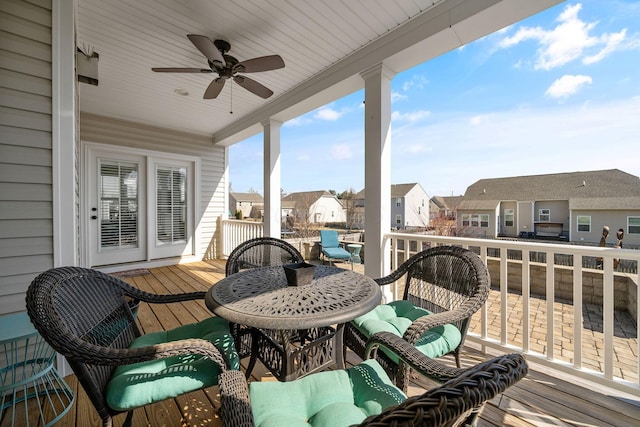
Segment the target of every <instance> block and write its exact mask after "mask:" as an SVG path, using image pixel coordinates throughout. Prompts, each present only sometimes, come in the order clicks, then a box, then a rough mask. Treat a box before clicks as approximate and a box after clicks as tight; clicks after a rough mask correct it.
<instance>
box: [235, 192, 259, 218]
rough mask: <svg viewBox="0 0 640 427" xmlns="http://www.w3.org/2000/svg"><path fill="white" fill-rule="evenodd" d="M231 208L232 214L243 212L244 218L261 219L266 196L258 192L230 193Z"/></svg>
mask: <svg viewBox="0 0 640 427" xmlns="http://www.w3.org/2000/svg"><path fill="white" fill-rule="evenodd" d="M229 210H230V211H231V215H232V216H234V215H235V213H236V212H242V218H258V219H261V218H262V215H263V212H264V198H263V197H262V196H261V195H260V194H258V193H229Z"/></svg>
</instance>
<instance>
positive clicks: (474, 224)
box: [471, 215, 480, 227]
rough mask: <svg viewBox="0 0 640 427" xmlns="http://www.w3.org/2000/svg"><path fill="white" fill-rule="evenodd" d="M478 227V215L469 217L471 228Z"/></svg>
mask: <svg viewBox="0 0 640 427" xmlns="http://www.w3.org/2000/svg"><path fill="white" fill-rule="evenodd" d="M479 225H480V215H471V226H472V227H478V226H479Z"/></svg>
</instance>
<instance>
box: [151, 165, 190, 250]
mask: <svg viewBox="0 0 640 427" xmlns="http://www.w3.org/2000/svg"><path fill="white" fill-rule="evenodd" d="M151 160H152V170H153V185H151V186H150V187H151V188H150V190H151V192H152V194H153V197H152V198H151V199H152V200H153V204H154V206H153V211H152V212H150V215H149V217H150V219H151V221H152V224H153V227H151V229H152V230H153V231H152V234H153V236H152V237H153V238H152V241H151V242H150V257H151V258H167V257H173V256H181V255H190V254H192V253H193V245H192V244H191V243H190V242H191V236H192V223H193V221H191V220H190V217H191V208H190V206H191V205H193V185H192V182H193V179H192V171H193V167H192V163H191V162H187V161H184V162H179V161H176V160H172V161H171V162H167V161H163V160H162V159H151Z"/></svg>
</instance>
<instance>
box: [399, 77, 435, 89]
mask: <svg viewBox="0 0 640 427" xmlns="http://www.w3.org/2000/svg"><path fill="white" fill-rule="evenodd" d="M428 83H429V80H428V79H427V78H426V77H425V76H423V75H420V74H415V75H413V76H411V79H410V80H407V81H406V82H404V83H403V84H402V90H403V91H405V92H407V91H409V90H410V89H424V87H425V86H426V85H427V84H428Z"/></svg>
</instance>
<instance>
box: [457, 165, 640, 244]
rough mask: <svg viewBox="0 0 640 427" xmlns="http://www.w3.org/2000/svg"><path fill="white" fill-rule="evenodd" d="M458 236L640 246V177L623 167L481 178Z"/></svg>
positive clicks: (462, 213)
mask: <svg viewBox="0 0 640 427" xmlns="http://www.w3.org/2000/svg"><path fill="white" fill-rule="evenodd" d="M457 216H458V219H457V224H456V225H457V234H458V236H474V237H487V238H494V237H499V236H505V237H518V236H522V237H525V236H527V237H534V236H535V237H537V238H554V239H560V240H568V241H572V242H580V243H588V244H597V243H598V242H599V241H600V237H601V236H602V229H603V227H604V226H608V227H609V228H610V230H611V231H610V238H609V242H608V243H609V244H610V245H612V244H615V243H616V239H615V233H616V231H617V230H618V229H623V230H624V233H625V235H624V239H623V245H625V246H629V245H630V246H638V245H640V178H638V177H637V176H634V175H630V174H628V173H626V172H622V171H620V170H617V169H611V170H599V171H589V172H571V173H558V174H549V175H533V176H520V177H512V178H495V179H481V180H479V181H477V182H476V183H474V184H472V185H471V186H469V187H468V188H467V191H466V192H465V194H464V197H463V200H462V201H461V202H460V205H459V206H458V215H457Z"/></svg>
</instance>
